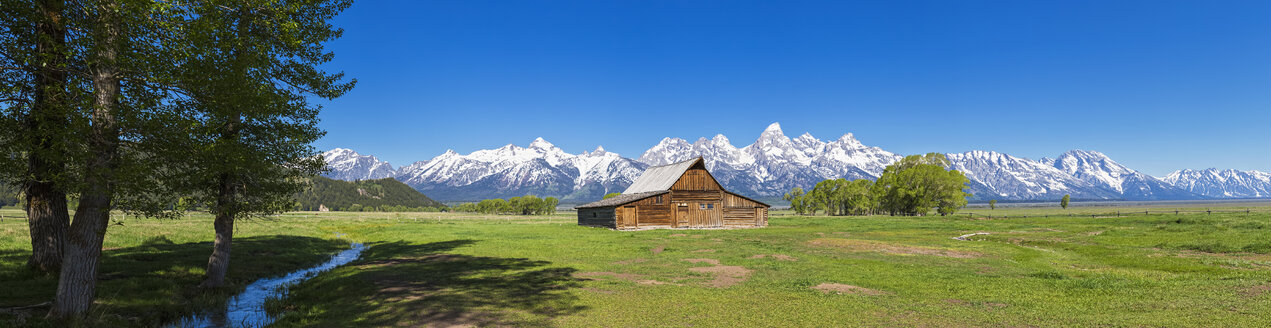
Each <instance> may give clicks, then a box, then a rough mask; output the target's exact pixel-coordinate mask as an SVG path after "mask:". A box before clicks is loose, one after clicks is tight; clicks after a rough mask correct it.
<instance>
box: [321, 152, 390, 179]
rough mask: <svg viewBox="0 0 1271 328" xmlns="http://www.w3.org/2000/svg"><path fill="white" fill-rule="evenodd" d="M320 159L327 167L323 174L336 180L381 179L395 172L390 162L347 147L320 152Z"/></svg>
mask: <svg viewBox="0 0 1271 328" xmlns="http://www.w3.org/2000/svg"><path fill="white" fill-rule="evenodd" d="M322 159H323V160H324V161H326V163H327V168H328V169H329V171H327V172H326V173H324V174H323V176H325V177H328V178H332V179H337V180H371V179H383V178H388V177H392V176H393V175H395V174H396V173H397V172H396V171H395V170H393V165H392V164H389V163H388V162H384V161H380V160H379V159H378V158H375V156H371V155H362V154H358V153H357V152H356V151H353V150H352V149H348V148H335V149H332V150H328V151H326V152H324V153H322Z"/></svg>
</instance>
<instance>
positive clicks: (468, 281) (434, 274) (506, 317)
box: [268, 240, 586, 327]
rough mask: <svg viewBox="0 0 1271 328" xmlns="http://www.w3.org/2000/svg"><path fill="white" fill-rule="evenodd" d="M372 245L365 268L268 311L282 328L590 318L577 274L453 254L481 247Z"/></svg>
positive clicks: (317, 283)
mask: <svg viewBox="0 0 1271 328" xmlns="http://www.w3.org/2000/svg"><path fill="white" fill-rule="evenodd" d="M475 242H476V241H473V240H452V241H443V242H434V243H427V244H411V243H408V242H404V241H398V242H389V243H381V244H377V245H372V246H371V247H370V248H368V249H367V250H366V252H365V253H363V257H362V259H361V260H358V261H356V262H354V263H352V264H350V265H347V266H344V267H341V268H338V269H336V270H333V271H331V272H328V273H326V274H323V275H321V276H318V277H316V278H314V279H312V280H310V281H308V282H305V283H302V284H301V285H300V286H297V287H295V288H293V289H292V290H291V294H290V296H289V297H288V298H287V299H286V300H281V301H274V302H271V304H270V305H269V306H268V307H269V308H270V309H271V311H272V312H274V313H278V312H283V313H284V314H283V316H282V318H281V319H280V320H279V321H278V322H276V323H275V325H277V326H323V327H349V326H371V327H379V326H402V325H407V326H430V327H431V326H507V325H510V326H548V325H551V324H552V319H553V318H555V317H559V316H564V315H569V314H573V313H577V312H579V311H582V310H585V309H586V307H584V306H581V305H577V304H576V303H577V301H578V299H577V297H576V296H574V295H573V294H572V293H570V292H569V291H568V290H569V289H570V288H576V287H579V286H580V283H579V281H580V280H579V279H578V278H574V277H573V276H572V274H573V273H574V272H575V271H576V270H575V269H573V268H561V267H550V265H551V264H552V263H551V262H547V261H535V260H529V259H522V258H501V257H485V256H471V255H460V254H449V253H447V252H448V251H450V250H453V249H455V248H458V247H463V246H466V245H470V244H473V243H475Z"/></svg>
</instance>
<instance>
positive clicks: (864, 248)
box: [808, 238, 983, 259]
mask: <svg viewBox="0 0 1271 328" xmlns="http://www.w3.org/2000/svg"><path fill="white" fill-rule="evenodd" d="M808 243H809V244H812V245H816V246H825V247H834V248H839V249H845V250H848V251H856V252H879V253H887V254H900V255H932V256H943V257H953V258H963V259H965V258H975V257H980V256H983V254H980V253H978V252H971V251H959V250H952V249H943V248H932V247H919V246H908V245H898V244H892V243H886V242H878V241H868V240H855V239H838V238H818V239H813V240H811V241H809V242H808Z"/></svg>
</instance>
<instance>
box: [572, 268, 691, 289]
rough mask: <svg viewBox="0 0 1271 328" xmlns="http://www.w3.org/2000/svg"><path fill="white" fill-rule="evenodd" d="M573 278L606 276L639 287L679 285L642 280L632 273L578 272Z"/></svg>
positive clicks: (641, 276)
mask: <svg viewBox="0 0 1271 328" xmlns="http://www.w3.org/2000/svg"><path fill="white" fill-rule="evenodd" d="M574 276H575V277H579V278H589V279H590V278H596V277H605V276H607V277H610V278H613V279H617V280H623V281H630V282H634V283H637V284H641V285H650V286H651V285H677V286H678V285H679V284H676V283H670V282H665V281H659V280H653V279H645V278H644V275H639V274H634V273H617V272H608V271H604V272H580V273H578V274H575V275H574Z"/></svg>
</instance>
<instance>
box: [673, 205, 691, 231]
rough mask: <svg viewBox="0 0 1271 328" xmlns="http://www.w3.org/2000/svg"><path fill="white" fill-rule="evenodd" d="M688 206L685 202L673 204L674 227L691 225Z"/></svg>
mask: <svg viewBox="0 0 1271 328" xmlns="http://www.w3.org/2000/svg"><path fill="white" fill-rule="evenodd" d="M688 208H689V206H688V204H687V203H678V204H677V205H676V206H675V227H676V228H683V227H692V226H693V225H692V224H690V222H691V220H690V218H691V216H689V210H688Z"/></svg>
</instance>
